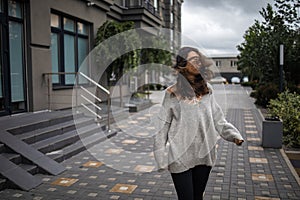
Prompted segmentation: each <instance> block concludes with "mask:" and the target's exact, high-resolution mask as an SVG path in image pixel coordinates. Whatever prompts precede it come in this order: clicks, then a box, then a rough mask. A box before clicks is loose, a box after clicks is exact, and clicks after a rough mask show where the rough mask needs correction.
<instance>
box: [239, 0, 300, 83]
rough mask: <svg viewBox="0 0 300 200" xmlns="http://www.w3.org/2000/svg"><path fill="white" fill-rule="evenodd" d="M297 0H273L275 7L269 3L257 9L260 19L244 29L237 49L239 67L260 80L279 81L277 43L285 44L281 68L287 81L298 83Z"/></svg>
mask: <svg viewBox="0 0 300 200" xmlns="http://www.w3.org/2000/svg"><path fill="white" fill-rule="evenodd" d="M299 7H300V2H299V0H275V9H274V8H273V7H272V6H271V5H270V4H268V5H267V7H266V8H263V9H262V11H260V14H261V15H262V17H263V18H264V21H263V22H259V21H258V20H255V23H254V24H253V25H252V26H251V27H249V29H248V30H247V31H246V32H245V35H244V37H243V38H244V41H243V42H242V43H241V44H240V45H238V46H237V49H238V51H239V52H240V54H239V56H238V58H239V62H238V66H239V69H240V70H241V71H242V72H243V73H244V74H246V75H248V76H249V77H250V80H253V79H257V80H258V82H259V83H260V84H268V83H270V82H273V83H275V84H277V85H279V45H280V44H283V45H284V46H285V49H284V50H285V55H284V57H285V63H284V71H285V75H286V76H285V78H286V81H287V83H288V85H299V84H300V82H299V81H300V73H299V72H300V69H299V67H297V66H299V65H300V58H299V53H300V30H299V19H300V18H299V13H298V12H297V9H298V8H299Z"/></svg>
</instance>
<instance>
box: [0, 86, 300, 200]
mask: <svg viewBox="0 0 300 200" xmlns="http://www.w3.org/2000/svg"><path fill="white" fill-rule="evenodd" d="M238 87H239V86H238ZM233 89H235V90H236V91H238V93H237V94H232V96H234V97H235V98H237V97H242V98H240V99H243V102H244V101H245V100H246V99H247V98H248V97H247V96H246V95H247V94H246V93H245V92H243V89H242V88H233ZM246 97H247V98H246ZM237 99H239V98H237ZM229 100H230V99H229ZM237 101H238V100H237ZM239 103H241V104H240V106H236V107H234V108H229V109H228V110H227V112H226V113H227V119H228V120H229V121H230V122H232V123H233V124H234V125H235V126H236V127H237V128H238V129H239V130H240V131H241V132H242V134H243V137H244V139H245V140H246V141H245V143H244V144H243V145H242V146H240V147H237V146H236V145H234V144H232V143H228V142H226V141H223V140H220V141H219V144H218V159H217V162H216V165H215V166H214V167H213V170H212V172H211V175H210V179H209V182H208V185H207V188H206V193H205V198H204V199H239V200H243V199H247V200H248V199H254V200H278V199H300V187H299V185H298V184H297V182H296V180H295V178H294V177H293V175H292V173H291V172H290V170H289V168H288V166H287V164H286V162H285V160H284V158H283V156H282V155H281V152H280V150H278V149H263V148H262V147H261V141H260V140H261V135H260V134H261V128H260V123H261V119H260V118H259V117H257V110H256V109H254V108H253V107H252V106H249V105H248V106H245V105H243V104H242V102H239ZM244 103H245V102H244ZM246 103H247V104H251V102H246ZM150 118H151V114H149V111H148V110H145V111H142V112H139V113H136V114H133V115H131V117H130V119H127V120H125V121H124V122H121V123H118V127H119V128H121V129H122V132H120V133H118V134H117V135H116V136H114V137H113V138H111V141H110V143H113V144H114V146H111V145H108V143H101V144H99V145H97V147H96V148H95V149H94V151H84V152H82V153H80V154H78V155H76V156H74V157H72V158H70V159H68V160H66V161H64V162H63V164H64V165H65V166H66V168H67V171H66V172H64V173H63V174H61V175H59V176H56V177H53V176H47V175H41V176H42V178H43V182H44V183H43V184H42V185H40V186H39V187H37V188H36V189H33V190H32V191H30V192H24V191H20V190H13V189H7V190H4V191H1V192H0V196H1V199H33V200H42V199H72V200H76V199H105V200H106V199H132V200H148V199H157V200H158V199H176V192H175V189H174V185H173V183H172V180H171V176H170V174H169V173H168V172H161V173H158V172H156V171H155V169H154V167H155V163H154V158H153V153H151V150H152V143H153V139H152V137H151V133H153V131H154V129H155V127H153V126H155V125H153V124H151V123H149V120H150ZM150 121H151V120H150ZM128 152H132V153H131V154H128ZM140 152H143V154H142V155H140ZM132 154H133V155H134V156H138V157H134V159H131V157H130V156H132ZM108 161H109V163H107V162H108ZM129 171H130V172H129ZM131 172H133V173H131Z"/></svg>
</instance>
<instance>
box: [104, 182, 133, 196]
mask: <svg viewBox="0 0 300 200" xmlns="http://www.w3.org/2000/svg"><path fill="white" fill-rule="evenodd" d="M136 188H137V185H129V184H120V183H118V184H116V185H115V186H114V187H113V188H112V189H111V190H110V192H120V193H126V194H131V193H132V192H133V191H134V190H135V189H136Z"/></svg>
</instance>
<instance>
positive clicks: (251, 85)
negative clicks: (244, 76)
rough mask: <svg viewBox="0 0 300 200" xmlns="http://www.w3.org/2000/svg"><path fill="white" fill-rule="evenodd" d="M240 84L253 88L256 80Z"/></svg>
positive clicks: (255, 85)
mask: <svg viewBox="0 0 300 200" xmlns="http://www.w3.org/2000/svg"><path fill="white" fill-rule="evenodd" d="M241 85H242V86H245V87H251V88H252V89H253V90H255V89H256V87H257V82H256V81H251V82H243V83H241Z"/></svg>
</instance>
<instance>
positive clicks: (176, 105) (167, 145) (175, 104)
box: [154, 86, 243, 173]
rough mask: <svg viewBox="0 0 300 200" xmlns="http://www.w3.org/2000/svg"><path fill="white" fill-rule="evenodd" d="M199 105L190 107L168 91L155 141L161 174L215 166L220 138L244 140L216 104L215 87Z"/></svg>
mask: <svg viewBox="0 0 300 200" xmlns="http://www.w3.org/2000/svg"><path fill="white" fill-rule="evenodd" d="M209 88H210V93H209V94H207V95H205V96H203V97H202V99H201V100H200V101H199V102H195V103H190V102H189V103H187V102H185V101H182V100H178V99H177V98H176V97H175V96H173V95H171V94H170V92H169V91H168V90H166V91H165V96H164V100H163V102H162V107H161V111H160V113H159V116H158V119H159V120H158V122H159V123H158V124H159V125H160V127H159V131H158V132H157V134H156V135H155V137H154V157H155V160H156V162H157V165H158V170H163V169H168V170H169V171H170V172H171V173H180V172H184V171H186V170H188V169H190V168H193V167H194V166H197V165H208V166H213V165H214V163H215V160H216V143H217V141H218V138H219V136H221V137H222V138H224V139H225V140H227V141H230V142H234V139H235V138H236V139H240V140H243V138H242V136H241V134H240V133H239V131H238V130H237V129H236V128H235V127H234V126H233V125H232V124H231V123H229V122H227V121H226V119H225V116H224V114H223V112H222V110H221V108H220V106H219V105H218V104H217V102H216V100H215V97H214V94H213V91H212V87H211V86H209Z"/></svg>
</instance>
